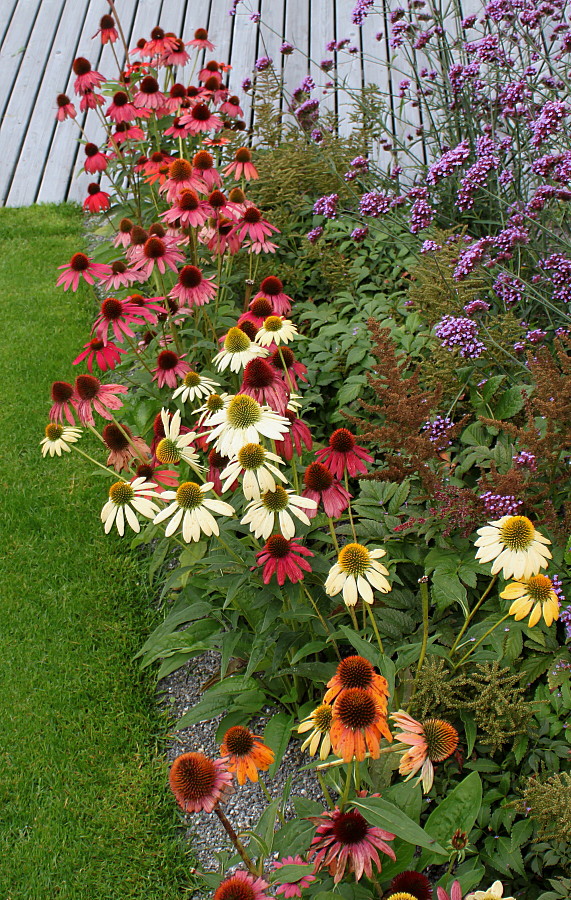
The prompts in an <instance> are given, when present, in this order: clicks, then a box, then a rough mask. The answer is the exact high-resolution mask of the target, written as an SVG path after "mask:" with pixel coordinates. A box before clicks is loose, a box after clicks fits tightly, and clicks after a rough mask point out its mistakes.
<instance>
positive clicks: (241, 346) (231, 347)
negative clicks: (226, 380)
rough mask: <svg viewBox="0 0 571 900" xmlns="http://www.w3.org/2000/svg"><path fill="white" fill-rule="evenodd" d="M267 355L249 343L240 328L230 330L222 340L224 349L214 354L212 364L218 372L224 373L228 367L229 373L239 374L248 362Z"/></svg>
mask: <svg viewBox="0 0 571 900" xmlns="http://www.w3.org/2000/svg"><path fill="white" fill-rule="evenodd" d="M267 355H268V351H267V350H266V349H265V348H264V347H260V346H259V344H256V343H255V342H254V341H251V340H250V338H249V337H248V335H247V334H245V333H244V332H243V331H242V329H241V328H231V329H230V330H229V332H228V334H227V335H226V337H225V339H224V349H223V350H221V351H220V353H217V354H216V356H215V357H214V359H213V360H212V362H213V363H214V365H215V366H216V368H217V369H218V371H219V372H224V371H225V370H226V369H227V368H228V367H230V371H231V372H239V371H240V369H243V368H244V366H245V365H246V363H249V362H250V360H252V359H255V358H256V357H257V356H267Z"/></svg>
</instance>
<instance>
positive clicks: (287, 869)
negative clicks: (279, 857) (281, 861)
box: [270, 801, 314, 883]
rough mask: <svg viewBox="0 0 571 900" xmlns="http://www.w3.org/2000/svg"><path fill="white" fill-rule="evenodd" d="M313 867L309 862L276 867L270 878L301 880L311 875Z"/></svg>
mask: <svg viewBox="0 0 571 900" xmlns="http://www.w3.org/2000/svg"><path fill="white" fill-rule="evenodd" d="M274 802H275V801H274ZM313 869H314V867H313V865H308V864H304V865H295V864H289V865H287V866H280V868H279V869H276V870H275V871H274V872H272V874H271V876H270V880H271V881H277V882H279V883H285V882H289V883H291V882H295V881H301V879H302V878H303V876H304V875H311V873H312V872H313Z"/></svg>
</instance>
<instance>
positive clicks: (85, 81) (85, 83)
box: [72, 56, 105, 95]
mask: <svg viewBox="0 0 571 900" xmlns="http://www.w3.org/2000/svg"><path fill="white" fill-rule="evenodd" d="M72 69H73V74H74V75H77V78H76V79H75V81H74V84H73V89H74V91H75V93H76V94H80V95H83V94H85V93H86V92H87V91H91V90H93V88H94V87H99V85H100V84H102V83H103V82H104V81H105V78H104V76H103V75H101V73H100V72H96V71H95V70H94V69H92V68H91V63H90V62H89V60H88V59H85V57H83V56H78V57H77V59H74V61H73V66H72Z"/></svg>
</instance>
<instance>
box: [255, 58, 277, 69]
mask: <svg viewBox="0 0 571 900" xmlns="http://www.w3.org/2000/svg"><path fill="white" fill-rule="evenodd" d="M272 62H273V60H272V59H271V58H270V57H269V56H260V57H258V59H257V60H256V62H255V66H254V67H255V69H256V72H265V70H266V69H269V68H270V66H271V64H272Z"/></svg>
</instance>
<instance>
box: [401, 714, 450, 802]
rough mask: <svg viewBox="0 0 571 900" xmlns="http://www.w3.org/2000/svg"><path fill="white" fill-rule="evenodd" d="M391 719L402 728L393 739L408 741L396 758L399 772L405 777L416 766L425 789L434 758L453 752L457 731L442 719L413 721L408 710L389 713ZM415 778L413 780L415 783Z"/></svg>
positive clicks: (432, 774)
mask: <svg viewBox="0 0 571 900" xmlns="http://www.w3.org/2000/svg"><path fill="white" fill-rule="evenodd" d="M391 719H393V721H394V722H395V723H396V725H397V726H398V728H402V729H403V731H402V732H399V733H398V734H395V739H396V740H397V741H400V742H401V743H403V744H410V750H406V751H405V752H404V753H403V755H402V757H401V761H400V766H399V772H400V774H401V775H406V776H407V777H406V779H405V780H406V781H408V779H409V778H412V777H413V776H414V775H416V773H417V772H418V771H419V770H420V775H419V777H418V782H422V787H423V790H424V792H425V793H428V791H429V790H430V788H431V787H432V782H433V781H434V766H433V763H435V762H443V761H444V760H445V759H448V757H449V756H451V755H452V753H454V751H455V750H456V747H457V746H458V732H457V731H456V729H455V728H454V726H453V725H451V724H450V722H447V721H446V720H445V719H426V720H425V721H424V722H417V721H416V719H413V718H412V716H409V715H408V713H405V712H404V711H403V710H399V711H398V712H396V713H391ZM418 782H417V783H418Z"/></svg>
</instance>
